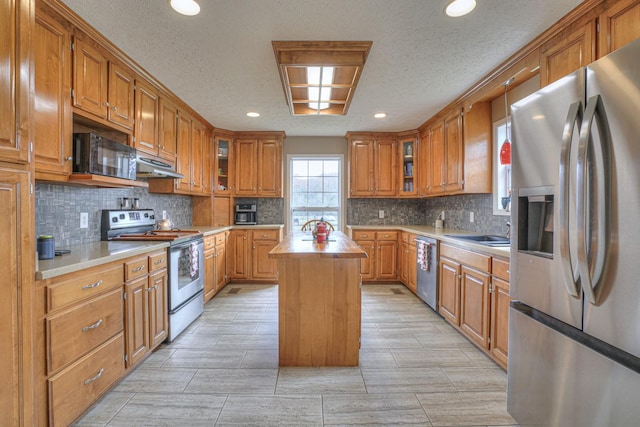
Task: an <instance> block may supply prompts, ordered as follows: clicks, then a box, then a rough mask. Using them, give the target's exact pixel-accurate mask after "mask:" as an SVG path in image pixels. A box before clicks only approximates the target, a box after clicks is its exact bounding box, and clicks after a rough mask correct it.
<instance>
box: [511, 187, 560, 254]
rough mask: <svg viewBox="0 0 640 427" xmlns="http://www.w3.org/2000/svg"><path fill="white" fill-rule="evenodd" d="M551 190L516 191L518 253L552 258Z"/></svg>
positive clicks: (538, 188)
mask: <svg viewBox="0 0 640 427" xmlns="http://www.w3.org/2000/svg"><path fill="white" fill-rule="evenodd" d="M553 199H554V196H553V189H552V188H550V187H537V188H521V189H520V190H519V191H518V251H520V252H525V253H528V254H531V255H537V256H542V257H545V258H553V201H554V200H553Z"/></svg>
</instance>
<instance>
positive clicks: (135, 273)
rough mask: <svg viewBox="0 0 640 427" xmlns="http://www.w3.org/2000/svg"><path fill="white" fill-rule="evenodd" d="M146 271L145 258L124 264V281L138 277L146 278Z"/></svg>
mask: <svg viewBox="0 0 640 427" xmlns="http://www.w3.org/2000/svg"><path fill="white" fill-rule="evenodd" d="M148 273H149V272H148V271H147V257H144V258H138V259H134V260H132V261H129V262H126V263H125V264H124V281H125V282H128V281H129V280H133V279H136V278H138V277H142V276H146V275H147V274H148Z"/></svg>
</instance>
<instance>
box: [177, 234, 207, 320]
mask: <svg viewBox="0 0 640 427" xmlns="http://www.w3.org/2000/svg"><path fill="white" fill-rule="evenodd" d="M203 270H204V241H203V239H196V240H190V241H188V242H184V243H180V244H177V245H173V246H170V247H169V311H174V310H176V309H178V308H179V307H180V306H181V305H182V304H183V303H185V302H186V301H188V300H189V298H191V297H192V296H193V295H195V294H197V293H198V292H200V291H201V290H202V289H204V271H203Z"/></svg>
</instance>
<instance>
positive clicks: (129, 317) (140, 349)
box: [125, 276, 149, 367]
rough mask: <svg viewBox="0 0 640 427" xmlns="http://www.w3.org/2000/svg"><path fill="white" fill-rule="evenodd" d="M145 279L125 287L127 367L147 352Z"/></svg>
mask: <svg viewBox="0 0 640 427" xmlns="http://www.w3.org/2000/svg"><path fill="white" fill-rule="evenodd" d="M147 279H148V278H147V277H146V276H145V277H141V278H139V279H136V280H134V281H132V282H129V283H127V284H126V285H125V288H126V295H127V297H126V300H127V301H126V304H127V314H126V327H127V334H126V335H127V340H126V341H127V366H128V367H130V366H134V365H135V364H136V363H138V362H139V361H140V360H141V359H142V358H143V357H144V355H145V354H146V353H147V352H148V351H149V323H148V322H149V320H148V319H149V302H148V301H149V300H148V298H147V288H148V283H147Z"/></svg>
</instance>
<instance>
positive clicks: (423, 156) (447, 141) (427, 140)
mask: <svg viewBox="0 0 640 427" xmlns="http://www.w3.org/2000/svg"><path fill="white" fill-rule="evenodd" d="M418 168H419V169H418V170H419V173H418V182H419V194H420V195H421V196H433V195H441V194H456V193H459V192H460V191H461V190H462V189H463V188H464V181H463V169H464V145H463V139H462V110H461V109H458V108H454V109H453V110H451V111H450V112H449V113H448V114H447V115H445V116H444V118H443V119H440V120H437V121H435V122H434V123H433V124H432V125H431V126H429V127H428V128H427V129H425V130H423V131H422V133H421V138H420V159H419V166H418Z"/></svg>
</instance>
